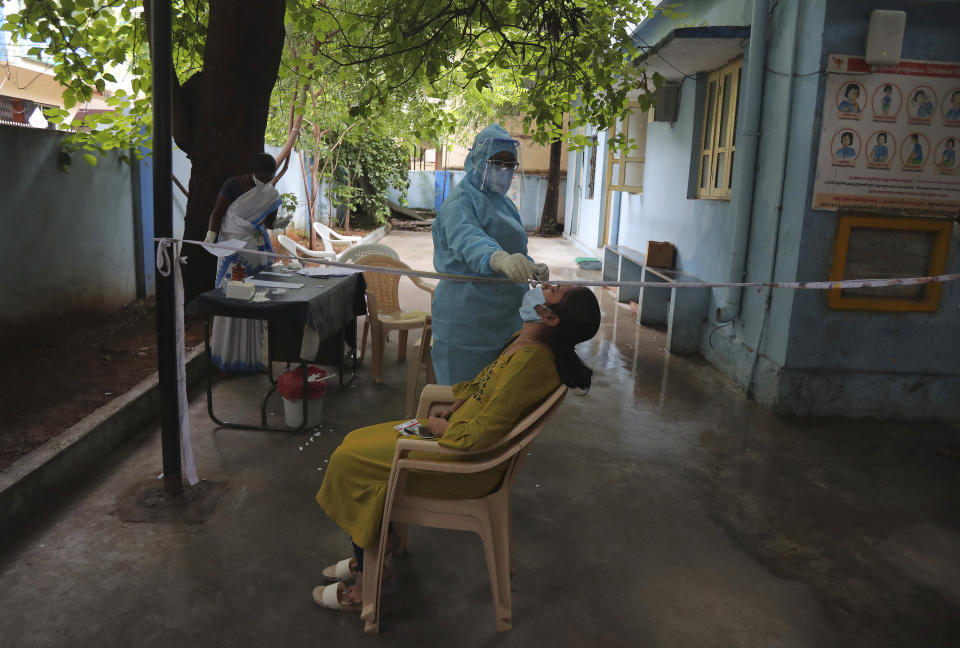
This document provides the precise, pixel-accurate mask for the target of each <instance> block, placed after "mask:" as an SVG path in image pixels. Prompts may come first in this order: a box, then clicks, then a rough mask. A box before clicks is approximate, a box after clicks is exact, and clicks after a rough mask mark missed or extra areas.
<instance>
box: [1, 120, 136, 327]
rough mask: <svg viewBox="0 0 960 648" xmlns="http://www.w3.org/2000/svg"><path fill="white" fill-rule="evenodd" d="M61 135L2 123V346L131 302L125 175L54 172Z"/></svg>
mask: <svg viewBox="0 0 960 648" xmlns="http://www.w3.org/2000/svg"><path fill="white" fill-rule="evenodd" d="M65 136H66V134H65V133H58V132H56V131H51V130H41V129H35V128H22V127H16V126H2V125H0V151H2V154H0V196H2V197H3V198H2V204H0V238H2V240H3V241H4V244H5V247H6V250H7V251H8V253H7V254H4V255H0V277H2V278H3V286H4V303H3V308H0V339H9V338H12V337H15V336H16V335H18V334H20V333H22V332H24V331H27V330H29V331H30V333H31V334H32V335H36V334H39V333H40V332H42V331H44V330H48V331H51V332H52V331H56V330H57V329H59V328H61V327H63V326H70V327H76V326H78V325H81V324H82V323H84V322H85V321H92V320H94V319H96V318H98V317H101V316H103V315H105V314H107V313H109V312H111V311H113V310H115V309H117V308H119V307H120V306H123V305H124V304H126V303H129V302H131V301H133V300H134V299H135V298H136V271H135V268H136V264H135V252H134V249H135V248H134V240H135V237H134V214H133V208H132V205H133V200H132V197H133V194H132V187H131V182H130V167H128V166H127V165H125V164H123V163H122V162H121V161H120V160H119V158H118V157H117V156H116V155H115V154H111V155H108V156H107V157H106V158H105V159H104V158H101V159H100V163H99V164H98V165H97V166H95V167H92V166H90V165H88V164H87V163H86V162H84V161H83V160H82V159H81V158H80V156H79V155H75V156H74V158H75V159H74V161H73V164H72V165H71V170H70V173H63V172H61V171H58V170H57V153H58V152H59V150H60V143H61V141H62V140H63V138H64V137H65Z"/></svg>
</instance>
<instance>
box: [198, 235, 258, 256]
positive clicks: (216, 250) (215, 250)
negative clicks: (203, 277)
mask: <svg viewBox="0 0 960 648" xmlns="http://www.w3.org/2000/svg"><path fill="white" fill-rule="evenodd" d="M200 246H201V247H202V248H203V249H204V250H206V251H207V252H209V253H210V254H212V255H213V256H216V257H225V256H230V255H231V254H233V253H234V252H235V251H238V250H242V249H243V248H245V247H247V242H246V241H244V240H243V239H230V240H228V241H218V242H217V246H218V247H210V246H209V245H204V244H203V243H201V244H200ZM221 246H222V247H221ZM224 247H228V248H231V249H230V250H224V249H223V248H224Z"/></svg>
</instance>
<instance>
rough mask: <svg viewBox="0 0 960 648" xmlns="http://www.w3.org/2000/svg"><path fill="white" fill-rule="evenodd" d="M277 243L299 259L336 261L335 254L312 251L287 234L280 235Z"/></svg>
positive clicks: (324, 251)
mask: <svg viewBox="0 0 960 648" xmlns="http://www.w3.org/2000/svg"><path fill="white" fill-rule="evenodd" d="M277 242H278V243H279V244H280V246H281V247H283V249H284V250H286V251H287V252H288V253H289V254H292V255H293V256H299V257H310V258H314V259H317V260H319V261H336V260H337V255H336V253H334V252H328V251H326V250H311V249H310V248H307V247H304V246H302V245H300V244H299V243H297V242H296V241H294V240H293V239H292V238H290V237H289V236H287V235H286V234H278V235H277Z"/></svg>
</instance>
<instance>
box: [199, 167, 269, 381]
mask: <svg viewBox="0 0 960 648" xmlns="http://www.w3.org/2000/svg"><path fill="white" fill-rule="evenodd" d="M254 182H255V186H254V187H253V189H250V190H249V191H247V192H246V193H244V194H242V195H241V196H240V197H238V198H237V199H236V200H234V201H233V202H232V203H230V206H229V207H228V208H227V213H226V215H225V216H224V217H223V224H222V226H221V228H220V238H221V239H223V240H230V239H241V240H244V241H246V242H247V247H249V248H250V249H251V250H257V251H260V252H263V251H268V252H272V251H273V247H272V246H271V245H270V236H269V235H268V234H267V230H266V229H265V228H264V226H263V221H264V220H265V219H266V218H267V216H269V215H270V214H271V213H272V212H274V211H276V209H277V208H278V207H279V206H280V193H279V192H278V191H277V190H276V188H275V187H274V186H273V185H272V184H270V183H268V182H266V183H265V182H260V181H259V180H257V179H256V177H254ZM238 265H241V266H243V268H244V270H245V275H246V276H248V277H249V276H250V275H252V274H254V273H255V272H258V271H260V270H263V269H265V268H267V267H269V265H270V257H268V256H263V255H260V254H256V253H255V252H238V253H236V254H231V255H229V256H225V257H221V258H220V260H219V262H218V264H217V279H216V283H215V285H216V287H218V288H222V287H223V286H225V285H226V283H227V282H228V281H230V278H231V277H232V275H233V268H234V267H236V266H238ZM264 328H265V324H264V322H263V321H261V320H250V319H240V318H236V317H214V318H213V333H212V335H211V336H210V355H211V358H212V360H213V363H214V364H215V365H216V366H218V367H219V368H220V369H222V370H223V371H229V372H258V371H263V370H264V369H265V368H266V364H265V363H264V359H263V332H264Z"/></svg>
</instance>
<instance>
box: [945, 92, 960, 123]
mask: <svg viewBox="0 0 960 648" xmlns="http://www.w3.org/2000/svg"><path fill="white" fill-rule="evenodd" d="M940 110H941V112H942V113H943V121H944V122H945V123H947V124H950V125H952V126H960V88H951V89H950V92H948V93H947V95H946V96H945V97H944V98H943V106H942V108H941V109H940Z"/></svg>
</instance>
